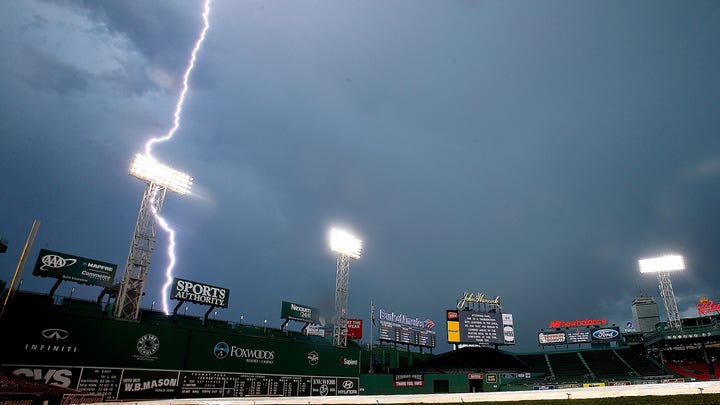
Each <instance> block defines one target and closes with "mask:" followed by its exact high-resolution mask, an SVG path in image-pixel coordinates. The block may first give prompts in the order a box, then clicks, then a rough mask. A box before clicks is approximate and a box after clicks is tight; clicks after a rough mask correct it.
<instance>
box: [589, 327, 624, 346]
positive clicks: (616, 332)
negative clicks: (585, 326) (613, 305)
mask: <svg viewBox="0 0 720 405" xmlns="http://www.w3.org/2000/svg"><path fill="white" fill-rule="evenodd" d="M621 337H622V335H620V327H618V326H611V327H608V328H602V329H597V330H593V332H592V343H600V342H613V341H618V340H620V339H621Z"/></svg>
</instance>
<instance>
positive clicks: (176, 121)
mask: <svg viewBox="0 0 720 405" xmlns="http://www.w3.org/2000/svg"><path fill="white" fill-rule="evenodd" d="M210 2H211V0H205V3H204V7H203V14H202V18H203V28H202V30H201V31H200V35H199V36H198V38H197V40H196V41H195V46H194V47H193V50H192V53H191V56H190V62H189V63H188V65H187V68H186V69H185V74H184V75H183V88H182V91H181V92H180V96H179V97H178V101H177V104H175V113H174V114H173V126H172V128H171V129H170V130H169V131H168V132H167V133H166V134H165V135H163V136H160V137H155V138H151V139H150V140H149V141H147V143H145V156H147V157H148V158H149V159H152V160H153V161H155V160H156V159H155V158H154V157H153V156H152V146H153V145H154V144H155V143H158V142H164V141H167V140H169V139H170V138H172V137H173V135H174V134H175V132H176V131H177V130H178V128H180V116H181V115H182V109H183V104H184V103H185V95H186V94H187V92H188V89H189V86H188V80H189V79H190V73H191V72H192V70H193V68H194V67H195V60H196V59H197V53H198V52H199V51H200V47H201V46H202V43H203V41H205V34H206V33H207V31H208V29H209V28H210V20H209V18H208V16H209V15H210ZM155 198H156V196H155V195H153V197H152V198H151V201H150V203H151V204H150V206H151V207H152V213H153V216H154V217H155V220H156V221H157V223H158V224H159V225H160V227H161V228H162V229H163V230H164V231H165V232H167V234H168V236H169V240H170V243H169V244H168V249H167V254H168V257H169V258H170V263H169V264H168V266H167V268H166V270H165V277H166V281H165V284H164V285H163V288H162V306H163V311H164V312H165V315H169V314H170V311H169V309H168V294H167V290H168V288H170V284H172V279H173V273H172V271H173V268H174V267H175V262H176V259H175V231H174V230H173V229H172V228H171V227H170V225H169V224H168V222H167V221H166V220H165V218H163V217H162V216H160V214H159V213H158V211H157V209H156V208H155V204H154V202H155Z"/></svg>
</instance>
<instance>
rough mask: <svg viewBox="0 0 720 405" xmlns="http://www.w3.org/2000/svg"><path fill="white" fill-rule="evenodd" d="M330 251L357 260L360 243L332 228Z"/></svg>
mask: <svg viewBox="0 0 720 405" xmlns="http://www.w3.org/2000/svg"><path fill="white" fill-rule="evenodd" d="M330 249H332V251H333V252H335V253H340V254H341V255H346V256H348V257H350V258H351V259H359V258H360V253H361V251H362V241H361V240H360V239H358V238H356V237H355V236H353V235H352V234H350V233H348V232H345V231H343V230H340V229H337V228H332V230H330Z"/></svg>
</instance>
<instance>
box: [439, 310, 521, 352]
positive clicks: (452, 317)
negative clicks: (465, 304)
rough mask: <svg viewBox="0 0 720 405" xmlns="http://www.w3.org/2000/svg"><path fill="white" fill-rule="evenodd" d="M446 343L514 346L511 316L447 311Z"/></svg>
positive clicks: (493, 313)
mask: <svg viewBox="0 0 720 405" xmlns="http://www.w3.org/2000/svg"><path fill="white" fill-rule="evenodd" d="M447 322H448V343H474V344H493V345H513V344H515V329H514V328H515V326H514V324H513V316H512V314H505V313H496V312H478V311H455V310H449V311H447Z"/></svg>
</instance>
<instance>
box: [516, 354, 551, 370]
mask: <svg viewBox="0 0 720 405" xmlns="http://www.w3.org/2000/svg"><path fill="white" fill-rule="evenodd" d="M515 357H516V358H517V359H518V360H520V361H522V362H523V363H525V364H526V365H527V366H528V368H529V369H530V370H532V372H533V373H544V374H545V375H552V373H551V372H550V369H549V368H548V363H547V358H546V357H545V353H536V354H523V355H516V356H515Z"/></svg>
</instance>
